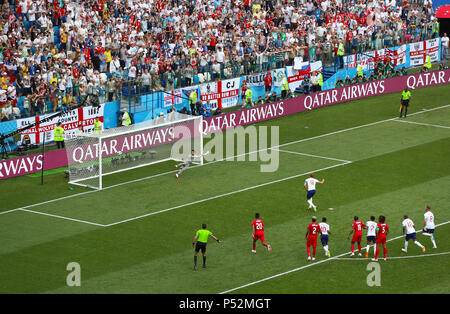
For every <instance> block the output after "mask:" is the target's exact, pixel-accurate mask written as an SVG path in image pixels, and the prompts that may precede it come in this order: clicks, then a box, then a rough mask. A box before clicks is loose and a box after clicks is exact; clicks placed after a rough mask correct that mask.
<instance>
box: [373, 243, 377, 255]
mask: <svg viewBox="0 0 450 314" xmlns="http://www.w3.org/2000/svg"><path fill="white" fill-rule="evenodd" d="M376 250H377V245H376V244H374V245H373V254H375V252H376Z"/></svg>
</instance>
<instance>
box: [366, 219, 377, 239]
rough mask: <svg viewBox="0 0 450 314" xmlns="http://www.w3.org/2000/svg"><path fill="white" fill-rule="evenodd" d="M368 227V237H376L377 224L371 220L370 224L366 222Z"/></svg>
mask: <svg viewBox="0 0 450 314" xmlns="http://www.w3.org/2000/svg"><path fill="white" fill-rule="evenodd" d="M366 226H367V236H368V237H370V236H373V237H375V236H376V230H377V223H376V222H375V221H372V220H369V221H368V222H366Z"/></svg>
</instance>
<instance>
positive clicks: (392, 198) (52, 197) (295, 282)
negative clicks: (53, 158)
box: [0, 85, 450, 294]
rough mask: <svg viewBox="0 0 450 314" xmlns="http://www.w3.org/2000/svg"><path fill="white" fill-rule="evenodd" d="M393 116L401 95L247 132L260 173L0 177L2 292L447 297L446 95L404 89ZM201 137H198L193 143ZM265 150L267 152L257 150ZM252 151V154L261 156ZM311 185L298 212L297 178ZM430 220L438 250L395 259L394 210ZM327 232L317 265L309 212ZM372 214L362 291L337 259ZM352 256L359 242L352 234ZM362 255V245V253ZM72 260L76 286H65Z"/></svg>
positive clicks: (350, 268)
mask: <svg viewBox="0 0 450 314" xmlns="http://www.w3.org/2000/svg"><path fill="white" fill-rule="evenodd" d="M412 96H413V97H412V101H411V105H410V108H409V111H408V117H407V118H406V119H405V118H402V119H399V118H398V114H399V113H398V109H399V102H400V93H395V94H388V95H383V96H378V97H373V98H366V99H361V100H358V101H352V102H347V103H343V104H338V105H334V106H330V107H327V108H320V109H317V110H312V111H308V112H303V113H299V114H295V115H290V116H285V117H283V118H279V119H275V120H270V121H266V122H263V123H259V124H256V125H255V126H256V127H260V126H267V127H275V126H277V127H279V134H280V137H279V145H277V146H275V147H271V148H269V151H270V152H274V151H276V152H277V153H278V154H279V167H278V170H277V171H274V172H261V171H260V166H261V164H264V163H265V162H263V161H250V160H249V159H250V157H251V156H254V155H258V154H259V153H260V151H253V150H251V149H249V148H248V147H247V151H246V152H245V153H244V155H243V156H244V157H245V158H246V160H245V161H237V160H236V159H233V160H218V161H213V162H209V163H206V164H205V165H202V166H193V167H190V168H189V169H188V170H186V171H185V172H184V173H183V174H182V175H181V176H180V178H179V179H178V180H177V179H175V177H174V174H175V173H176V171H177V170H176V169H175V168H174V164H175V162H165V163H161V164H155V165H152V166H148V167H142V168H138V169H134V170H130V171H126V172H122V173H119V174H114V175H109V176H105V177H104V181H103V182H104V185H105V186H106V188H105V189H103V190H101V191H96V190H92V189H86V188H81V187H78V186H77V187H74V188H73V190H69V185H68V183H67V181H68V179H66V178H64V175H63V174H62V173H53V174H48V175H46V176H45V179H44V180H45V184H44V185H40V178H37V177H35V176H25V177H18V178H12V179H8V180H3V181H0V191H1V192H0V201H1V208H0V210H1V211H0V226H1V228H0V239H1V246H0V292H1V293H156V294H157V293H165V294H171V293H179V294H187V293H189V294H190V293H194V294H217V293H225V294H226V293H245V294H255V293H257V294H261V293H275V294H276V293H294V294H306V293H448V292H449V288H450V284H449V283H450V274H449V273H448V269H449V266H450V224H449V223H450V212H449V205H450V157H449V156H450V88H449V85H442V86H437V87H430V88H423V89H416V90H413V91H412ZM206 141H208V139H205V142H206ZM270 146H271V145H270V143H269V147H270ZM262 150H264V149H262ZM311 173H314V176H315V177H316V178H317V179H319V180H321V179H322V178H324V179H325V183H324V184H323V185H319V186H318V190H317V194H316V195H315V196H314V203H315V204H316V205H317V206H318V209H317V212H314V211H313V210H312V209H308V203H307V202H306V193H305V191H304V188H303V182H304V180H305V179H306V178H307V177H308V176H309V174H311ZM426 205H430V206H431V211H432V212H433V213H434V215H435V218H436V224H437V228H436V230H435V236H436V242H437V249H433V248H432V245H431V241H430V238H429V237H425V236H422V234H421V233H418V234H417V240H418V241H420V242H421V243H422V244H423V245H425V247H426V249H427V251H426V253H425V254H423V253H422V251H421V250H420V248H419V247H417V246H416V245H414V244H412V243H411V242H410V244H409V247H408V253H403V252H402V251H401V248H403V245H404V238H403V236H402V225H401V222H402V220H403V215H404V214H408V215H409V218H411V219H412V220H413V221H414V222H415V224H416V230H421V229H422V227H423V214H424V210H425V206H426ZM256 212H259V213H260V214H261V218H262V219H263V221H264V224H265V236H266V241H267V242H268V243H270V245H271V246H272V252H270V253H269V252H267V250H266V249H265V248H264V247H263V246H261V244H260V243H258V244H257V252H256V254H254V253H252V252H251V249H252V240H251V221H252V220H253V218H254V215H255V213H256ZM313 215H315V216H317V217H318V222H320V221H321V218H322V217H326V218H327V222H328V224H329V225H330V227H331V232H332V233H331V235H330V242H329V249H330V251H331V257H326V256H325V254H324V250H323V249H322V247H321V245H320V241H319V243H318V246H317V255H316V260H315V261H307V259H306V258H307V254H306V241H305V233H306V227H307V225H308V223H310V222H311V216H313ZM355 215H356V216H359V218H360V219H361V220H362V221H364V222H366V221H367V220H369V217H370V216H372V215H373V216H376V217H378V216H379V215H384V216H386V222H387V224H388V225H389V227H390V233H389V235H388V244H387V248H388V259H387V261H383V259H382V258H381V259H379V262H378V263H379V266H380V278H381V284H380V285H379V286H369V285H368V283H367V277H368V275H369V274H370V272H371V271H370V270H368V269H367V266H368V264H369V263H370V262H371V260H370V259H365V258H364V254H365V249H363V257H358V256H356V257H354V258H350V256H349V255H350V254H349V253H350V240H348V239H347V235H348V233H349V232H350V230H351V224H352V222H353V217H354V216H355ZM202 223H206V224H207V225H208V229H209V230H211V231H212V232H213V233H214V235H216V236H217V237H218V238H219V239H221V240H222V241H223V242H222V243H220V244H219V243H216V242H215V241H213V240H210V242H209V244H208V249H207V256H208V257H207V268H206V269H202V268H201V257H200V258H199V263H200V267H199V269H198V270H197V271H193V249H192V247H191V243H192V239H193V237H194V234H195V231H196V230H198V229H200V227H201V224H202ZM362 246H363V248H365V246H366V241H365V232H364V233H363V242H362ZM370 257H373V249H372V248H371V249H370ZM71 262H76V263H78V264H79V265H80V270H81V286H76V287H70V286H68V285H67V283H66V279H67V276H68V275H69V273H70V270H68V269H67V265H68V264H69V263H71Z"/></svg>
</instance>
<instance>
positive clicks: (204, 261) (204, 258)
mask: <svg viewBox="0 0 450 314" xmlns="http://www.w3.org/2000/svg"><path fill="white" fill-rule="evenodd" d="M203 266H206V256H203Z"/></svg>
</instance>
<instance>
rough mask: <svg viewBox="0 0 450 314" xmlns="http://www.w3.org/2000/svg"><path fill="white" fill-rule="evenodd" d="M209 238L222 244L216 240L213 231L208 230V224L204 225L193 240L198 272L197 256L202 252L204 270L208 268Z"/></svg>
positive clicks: (195, 266)
mask: <svg viewBox="0 0 450 314" xmlns="http://www.w3.org/2000/svg"><path fill="white" fill-rule="evenodd" d="M209 237H211V238H213V239H214V240H216V241H217V242H218V243H220V240H219V239H218V238H216V237H215V236H214V235H213V234H212V232H211V231H209V230H208V229H206V224H203V225H202V229H199V230H198V231H197V232H196V234H195V236H194V240H192V247H194V245H195V252H194V270H197V255H198V252H200V251H202V255H203V268H206V243H207V242H208V239H209Z"/></svg>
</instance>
